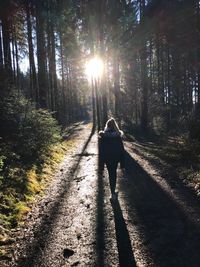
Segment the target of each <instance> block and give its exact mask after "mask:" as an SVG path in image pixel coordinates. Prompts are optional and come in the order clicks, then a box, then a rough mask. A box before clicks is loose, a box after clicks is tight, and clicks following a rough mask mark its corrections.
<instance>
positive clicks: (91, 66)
mask: <svg viewBox="0 0 200 267" xmlns="http://www.w3.org/2000/svg"><path fill="white" fill-rule="evenodd" d="M102 73H103V62H102V60H101V59H100V58H98V57H94V58H92V59H90V61H88V62H87V63H86V75H87V77H88V79H89V80H91V79H98V78H100V77H101V75H102Z"/></svg>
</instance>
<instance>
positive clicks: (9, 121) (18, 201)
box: [0, 91, 73, 257]
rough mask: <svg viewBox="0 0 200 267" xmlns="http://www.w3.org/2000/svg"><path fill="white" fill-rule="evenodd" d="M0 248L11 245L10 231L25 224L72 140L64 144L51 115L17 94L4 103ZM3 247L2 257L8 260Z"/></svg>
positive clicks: (0, 152)
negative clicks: (27, 216)
mask: <svg viewBox="0 0 200 267" xmlns="http://www.w3.org/2000/svg"><path fill="white" fill-rule="evenodd" d="M1 102H3V103H1V104H0V106H1V112H0V120H1V125H4V128H3V129H1V139H0V225H1V227H0V245H2V246H3V245H7V244H9V243H12V238H11V236H10V233H11V230H12V229H13V228H16V227H17V226H18V225H20V224H21V223H23V219H24V216H25V215H26V214H27V212H28V211H29V210H30V206H31V204H32V203H33V202H34V201H35V199H36V198H37V196H38V195H41V194H42V193H43V191H44V189H45V187H46V185H47V184H48V183H49V181H50V179H51V176H52V174H53V172H54V171H55V169H56V167H57V166H58V163H59V162H61V161H62V159H63V157H64V155H65V154H66V151H67V150H68V149H69V147H70V146H73V140H71V141H68V140H67V139H65V140H63V138H62V134H64V133H63V131H61V127H60V126H59V125H58V123H57V121H56V120H55V119H54V118H53V116H52V114H51V113H50V112H49V111H47V110H44V109H36V108H35V107H34V105H33V103H31V102H30V101H29V100H28V99H26V98H25V97H24V96H23V95H22V94H20V93H18V92H16V91H14V93H12V94H11V95H9V96H8V97H6V98H4V99H3V100H1ZM5 253H6V252H5V251H4V248H3V247H1V251H0V256H2V257H4V256H5Z"/></svg>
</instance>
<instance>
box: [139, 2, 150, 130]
mask: <svg viewBox="0 0 200 267" xmlns="http://www.w3.org/2000/svg"><path fill="white" fill-rule="evenodd" d="M144 15H145V0H140V25H141V27H143V28H144V27H145V16H144ZM144 34H145V33H144ZM140 60H141V87H142V88H141V89H142V92H141V93H142V99H141V127H142V129H143V131H146V130H147V128H148V103H147V102H148V85H147V51H146V36H143V37H142V38H141V50H140Z"/></svg>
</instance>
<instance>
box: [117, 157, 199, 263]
mask: <svg viewBox="0 0 200 267" xmlns="http://www.w3.org/2000/svg"><path fill="white" fill-rule="evenodd" d="M126 171H127V176H128V181H125V180H123V179H121V182H120V188H121V190H122V191H123V192H124V200H125V203H126V205H127V207H128V212H129V216H130V218H131V220H132V223H133V225H135V226H136V227H137V229H138V231H139V235H140V237H141V239H142V241H143V247H144V248H147V250H148V252H149V254H150V257H151V258H152V259H153V262H154V264H155V265H154V266H159V267H169V266H170V267H172V266H176V267H177V266H181V267H182V266H192V267H197V266H199V262H200V254H199V251H200V240H199V234H200V220H196V218H197V217H198V218H200V216H199V215H200V214H194V213H192V212H191V210H184V207H182V206H181V205H180V203H177V201H175V200H174V199H173V197H172V194H170V192H166V191H165V190H164V189H163V188H162V187H161V186H160V185H159V184H158V183H157V182H156V181H155V180H154V179H153V178H152V177H151V176H150V175H149V174H148V173H147V172H146V171H145V170H144V169H143V168H142V167H141V166H140V165H139V164H138V163H137V162H136V161H135V160H134V159H133V158H132V157H131V155H130V154H129V153H127V152H126Z"/></svg>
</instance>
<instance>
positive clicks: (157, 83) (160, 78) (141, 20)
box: [0, 0, 200, 225]
mask: <svg viewBox="0 0 200 267" xmlns="http://www.w3.org/2000/svg"><path fill="white" fill-rule="evenodd" d="M93 55H98V56H100V57H101V58H102V60H103V62H104V72H103V75H102V77H101V83H100V84H99V85H98V91H97V92H96V99H97V101H96V102H95V103H96V104H98V105H97V107H98V109H99V116H100V128H102V127H103V124H104V123H105V121H106V119H107V118H108V117H109V116H111V115H112V116H114V117H115V118H116V119H117V121H118V122H119V123H120V125H121V126H122V129H123V130H124V131H125V132H128V133H140V135H146V134H149V133H150V132H155V133H156V134H157V135H165V136H167V137H168V136H172V135H173V136H184V138H185V139H184V140H187V144H189V143H192V144H195V146H192V147H191V149H194V147H195V153H196V154H198V153H199V150H198V149H197V148H198V147H199V141H200V2H199V0H151V1H150V0H149V1H148V0H146V1H145V0H132V1H131V0H130V1H128V0H127V1H126V0H121V1H120V0H109V1H106V0H101V1H100V0H93V1H89V0H85V1H81V0H74V1H72V0H71V1H70V0H44V1H37V0H32V1H31V0H16V1H14V0H6V1H5V0H1V1H0V187H1V192H4V194H2V193H1V196H0V197H1V200H2V201H0V202H1V203H2V204H1V211H2V214H3V215H1V216H2V217H1V219H2V218H3V219H5V218H6V220H7V222H8V223H9V224H11V225H15V224H16V222H17V219H16V216H18V214H19V212H18V211H19V210H20V209H21V210H23V208H22V206H23V205H22V202H23V203H24V202H25V201H26V200H27V199H29V198H30V195H31V194H32V193H33V192H37V190H38V191H39V188H38V184H37V186H36V183H34V182H33V179H32V178H30V170H32V175H33V169H34V171H35V173H39V170H40V169H41V164H43V163H44V155H46V156H47V155H49V149H50V147H51V146H52V145H54V144H57V143H58V142H60V140H61V135H62V134H61V130H62V129H64V128H65V127H66V126H67V127H69V126H70V125H71V124H72V123H74V122H77V121H80V120H83V119H85V118H88V116H89V114H90V111H91V109H92V108H91V107H92V91H91V88H90V85H89V84H88V81H87V77H86V75H85V64H86V61H87V60H88V59H89V58H90V57H92V56H93ZM24 62H27V65H28V69H27V71H24V69H23V64H24ZM93 104H94V102H93ZM93 107H94V108H95V107H96V106H95V105H94V106H93ZM39 167H40V168H39ZM28 172H29V176H28V174H27V173H28ZM28 177H29V178H28ZM16 188H18V189H17V190H16ZM5 192H6V193H5ZM22 193H23V198H22V197H21V196H22V195H21V194H22ZM5 196H6V197H5ZM16 199H17V200H16ZM19 200H20V201H21V202H20V203H21V206H19V204H18V203H19ZM17 205H18V206H17ZM13 211H14V213H13ZM13 214H14V215H13ZM16 214H17V215H16Z"/></svg>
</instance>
